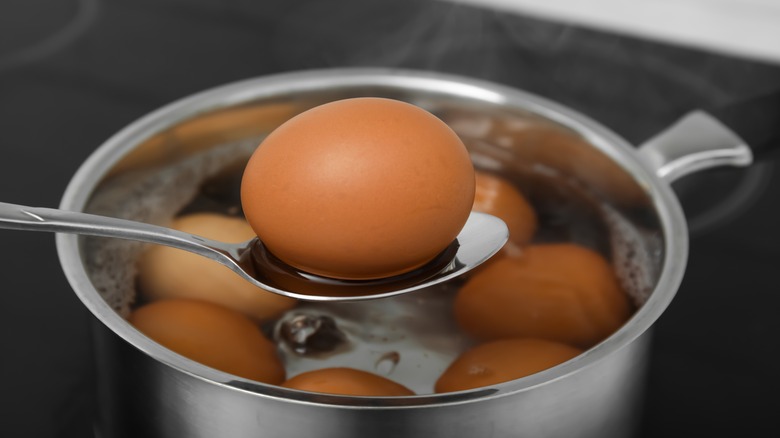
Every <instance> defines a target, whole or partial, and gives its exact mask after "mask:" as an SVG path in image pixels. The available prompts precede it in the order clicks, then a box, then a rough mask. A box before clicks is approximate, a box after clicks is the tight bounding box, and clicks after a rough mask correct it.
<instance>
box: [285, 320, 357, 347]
mask: <svg viewBox="0 0 780 438" xmlns="http://www.w3.org/2000/svg"><path fill="white" fill-rule="evenodd" d="M274 339H275V340H276V341H277V342H279V343H281V344H283V345H284V346H286V347H287V348H289V349H290V350H291V351H293V352H295V353H296V354H298V355H321V354H326V353H333V352H336V351H340V350H343V348H344V347H345V344H346V343H347V337H346V335H345V334H344V333H343V332H342V331H341V330H340V329H339V328H338V326H337V325H336V321H335V320H334V319H333V318H331V317H330V316H327V315H318V314H309V313H292V314H288V315H287V316H286V317H285V318H283V319H281V320H280V321H279V322H278V323H277V325H276V330H275V333H274Z"/></svg>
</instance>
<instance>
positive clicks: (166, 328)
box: [128, 300, 285, 384]
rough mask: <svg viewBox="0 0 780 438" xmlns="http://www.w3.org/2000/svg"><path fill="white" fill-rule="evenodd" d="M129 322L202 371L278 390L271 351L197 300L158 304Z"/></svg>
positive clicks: (242, 320)
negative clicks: (215, 371) (205, 368)
mask: <svg viewBox="0 0 780 438" xmlns="http://www.w3.org/2000/svg"><path fill="white" fill-rule="evenodd" d="M128 321H129V322H130V323H131V324H133V325H134V326H135V327H136V328H137V329H138V330H140V331H141V332H142V333H144V334H145V335H146V336H148V337H150V338H152V339H153V340H155V341H157V342H158V343H160V344H161V345H163V346H165V347H167V348H169V349H170V350H173V351H175V352H176V353H179V354H181V355H182V356H185V357H187V358H189V359H192V360H194V361H197V362H200V363H202V364H203V365H207V366H210V367H212V368H215V369H218V370H220V371H224V372H226V373H230V374H233V375H236V376H239V377H244V378H247V379H251V380H256V381H258V382H264V383H271V384H279V383H281V382H282V381H283V380H284V377H285V371H284V367H283V366H282V363H281V361H280V360H279V358H278V357H277V355H276V347H275V346H274V345H273V344H272V343H271V342H270V341H269V340H268V339H267V338H266V337H265V336H264V335H263V334H262V333H261V332H260V329H259V328H258V327H257V326H256V325H255V324H254V323H252V321H251V320H249V318H247V317H246V316H244V315H242V314H241V313H238V312H235V311H233V310H230V309H227V308H224V307H222V306H218V305H216V304H211V303H206V302H203V301H196V300H163V301H156V302H153V303H150V304H146V305H143V306H141V307H139V308H137V309H135V310H134V311H133V312H132V313H131V314H130V316H129V317H128Z"/></svg>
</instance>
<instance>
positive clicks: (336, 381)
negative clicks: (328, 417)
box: [282, 368, 414, 397]
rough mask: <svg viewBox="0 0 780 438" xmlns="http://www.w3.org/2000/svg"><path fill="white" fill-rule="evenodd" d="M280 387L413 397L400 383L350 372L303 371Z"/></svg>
mask: <svg viewBox="0 0 780 438" xmlns="http://www.w3.org/2000/svg"><path fill="white" fill-rule="evenodd" d="M282 386H283V387H285V388H291V389H299V390H302V391H310V392H321V393H327V394H340V395H358V396H374V397H383V396H404V395H414V392H412V391H411V390H410V389H409V388H407V387H405V386H403V385H401V384H400V383H396V382H394V381H392V380H390V379H388V378H386V377H382V376H379V375H376V374H373V373H369V372H367V371H361V370H356V369H353V368H322V369H319V370H314V371H307V372H305V373H301V374H298V375H297V376H295V377H293V378H291V379H289V380H287V381H286V382H284V383H283V384H282Z"/></svg>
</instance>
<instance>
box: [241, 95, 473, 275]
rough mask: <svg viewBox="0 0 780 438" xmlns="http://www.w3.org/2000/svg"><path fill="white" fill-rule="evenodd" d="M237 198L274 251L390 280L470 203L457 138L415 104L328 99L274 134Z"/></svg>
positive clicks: (455, 228) (312, 266)
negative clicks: (328, 101)
mask: <svg viewBox="0 0 780 438" xmlns="http://www.w3.org/2000/svg"><path fill="white" fill-rule="evenodd" d="M241 200H242V205H243V208H244V213H245V215H246V217H247V220H248V221H249V223H250V224H251V225H252V228H253V229H254V230H255V232H256V233H257V235H258V236H259V237H260V239H261V240H262V241H263V242H264V243H265V244H266V246H267V247H268V249H269V250H270V252H271V253H273V254H274V255H275V256H277V257H278V258H280V259H281V260H283V261H284V262H286V263H287V264H289V265H291V266H294V267H296V268H298V269H301V270H303V271H307V272H310V273H313V274H319V275H323V276H328V277H335V278H345V279H369V278H382V277H388V276H392V275H396V274H400V273H403V272H407V271H410V270H412V269H414V268H417V267H420V266H422V265H424V264H425V263H426V262H428V261H430V260H431V259H433V258H434V257H435V256H436V255H437V254H439V253H440V252H441V251H442V250H443V249H445V248H446V247H447V246H448V245H449V244H450V243H452V241H453V240H454V239H455V238H456V236H457V235H458V233H459V232H460V230H461V228H462V227H463V225H464V224H465V222H466V219H467V218H468V215H469V212H470V210H471V206H472V204H473V201H474V169H473V166H472V164H471V160H470V158H469V154H468V152H467V150H466V148H465V146H464V145H463V143H462V142H461V140H460V139H459V138H458V136H457V135H456V134H455V133H454V132H453V131H452V130H451V129H450V128H449V127H448V126H447V125H446V124H444V123H443V122H442V121H441V120H439V119H438V118H436V117H435V116H433V115H432V114H430V113H428V112H427V111H425V110H423V109H421V108H418V107H416V106H414V105H411V104H408V103H404V102H400V101H396V100H390V99H381V98H356V99H346V100H340V101H335V102H331V103H327V104H325V105H321V106H318V107H316V108H313V109H311V110H308V111H306V112H304V113H302V114H299V115H298V116H296V117H293V118H292V119H290V120H289V121H287V122H286V123H284V124H283V125H282V126H280V127H279V128H277V129H276V130H275V131H273V132H272V133H271V134H270V135H269V136H268V137H267V138H266V139H265V140H264V141H263V142H262V144H261V145H260V147H259V148H258V149H257V150H256V151H255V153H254V154H253V155H252V158H251V159H250V161H249V163H248V164H247V166H246V170H245V173H244V177H243V181H242V184H241Z"/></svg>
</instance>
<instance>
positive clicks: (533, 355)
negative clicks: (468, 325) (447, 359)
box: [435, 338, 582, 392]
mask: <svg viewBox="0 0 780 438" xmlns="http://www.w3.org/2000/svg"><path fill="white" fill-rule="evenodd" d="M580 353H582V350H580V349H578V348H574V347H571V346H568V345H566V344H562V343H560V342H553V341H547V340H543V339H533V338H526V339H501V340H498V341H492V342H487V343H484V344H481V345H477V346H476V347H474V348H472V349H470V350H468V351H466V352H465V353H463V354H462V355H460V356H459V357H458V358H457V359H455V361H454V362H453V363H452V364H451V365H450V366H449V367H448V368H447V369H446V370H445V371H444V373H443V374H442V375H441V377H439V380H437V381H436V386H435V389H436V392H452V391H462V390H465V389H471V388H480V387H482V386H489V385H495V384H497V383H502V382H508V381H510V380H514V379H519V378H521V377H525V376H529V375H531V374H534V373H538V372H540V371H544V370H546V369H547V368H551V367H553V366H555V365H558V364H560V363H563V362H566V361H567V360H569V359H571V358H573V357H575V356H578V355H579V354H580Z"/></svg>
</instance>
